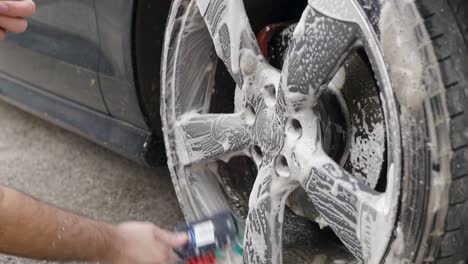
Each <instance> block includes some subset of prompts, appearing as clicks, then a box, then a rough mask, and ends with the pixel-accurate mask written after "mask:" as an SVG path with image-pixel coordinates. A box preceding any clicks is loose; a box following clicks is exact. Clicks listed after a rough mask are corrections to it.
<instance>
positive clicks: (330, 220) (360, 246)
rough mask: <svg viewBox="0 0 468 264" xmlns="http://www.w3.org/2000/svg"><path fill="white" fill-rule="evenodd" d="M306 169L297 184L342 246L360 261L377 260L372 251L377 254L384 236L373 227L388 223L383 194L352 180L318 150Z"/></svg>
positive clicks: (386, 207)
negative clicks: (299, 184) (299, 182)
mask: <svg viewBox="0 0 468 264" xmlns="http://www.w3.org/2000/svg"><path fill="white" fill-rule="evenodd" d="M319 153H320V154H319ZM302 162H307V161H305V160H304V161H302ZM306 167H307V168H302V171H303V175H302V178H301V185H302V187H303V188H304V190H305V191H306V193H307V195H308V196H309V198H310V199H311V200H312V202H313V203H314V205H315V207H316V208H317V210H318V211H319V212H320V214H321V216H322V217H323V218H324V219H325V221H326V222H327V224H328V225H329V226H330V227H331V228H332V229H333V231H334V232H335V233H336V235H337V236H338V237H339V238H340V239H341V241H342V242H343V243H344V245H345V246H346V247H347V248H348V249H349V250H350V251H351V253H352V254H353V255H354V256H355V257H356V258H357V259H359V260H361V261H369V260H370V259H372V260H375V259H378V258H380V257H381V256H376V255H375V254H377V253H373V252H381V251H379V250H380V249H381V247H382V245H383V243H382V241H387V239H388V237H385V236H386V234H382V233H379V231H380V230H378V229H377V228H378V227H379V226H380V227H382V226H384V225H382V224H392V223H391V221H392V220H391V219H389V218H390V217H388V216H389V212H388V211H386V210H388V208H389V207H390V206H387V205H386V204H384V203H385V202H386V201H385V199H384V196H383V194H379V193H377V192H376V191H374V190H373V189H371V188H370V187H369V186H368V185H366V184H364V183H362V182H361V181H359V180H357V179H355V178H354V177H352V176H351V175H350V174H349V173H348V172H346V171H345V170H344V169H343V168H342V167H341V166H340V165H338V164H337V163H336V162H335V161H333V160H332V159H331V158H329V157H328V156H327V155H326V154H324V153H323V151H322V150H321V149H319V150H317V152H316V153H315V154H314V155H313V158H312V159H309V161H308V166H307V165H306ZM376 234H379V236H376ZM376 237H377V238H376ZM377 249H379V250H377ZM372 253H373V254H374V255H372Z"/></svg>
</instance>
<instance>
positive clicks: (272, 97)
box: [264, 84, 276, 106]
mask: <svg viewBox="0 0 468 264" xmlns="http://www.w3.org/2000/svg"><path fill="white" fill-rule="evenodd" d="M264 89H265V103H267V105H268V106H273V105H274V104H275V103H276V88H275V86H274V85H273V84H269V85H266V86H265V87H264Z"/></svg>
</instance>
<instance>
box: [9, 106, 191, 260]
mask: <svg viewBox="0 0 468 264" xmlns="http://www.w3.org/2000/svg"><path fill="white" fill-rule="evenodd" d="M0 183H1V184H2V185H6V186H10V187H13V188H15V189H18V190H20V191H23V192H26V193H28V194H30V195H33V196H35V197H37V198H39V199H41V200H43V201H46V202H48V203H50V204H53V205H56V206H58V207H61V208H66V209H68V210H71V211H73V212H76V213H79V214H82V215H86V216H89V217H91V218H94V219H98V220H104V221H110V222H121V221H126V220H145V221H152V222H154V223H156V224H158V225H161V226H163V227H165V228H172V227H173V225H174V223H178V222H180V221H181V220H182V214H181V212H180V210H179V209H178V208H179V206H178V204H177V200H176V197H175V194H174V191H173V188H172V184H171V181H170V177H169V173H168V171H167V169H166V168H156V169H148V168H144V167H142V166H139V165H138V164H136V163H134V162H132V161H129V160H127V159H125V158H122V157H120V156H118V155H116V154H114V153H112V152H110V151H107V150H106V149H103V148H101V147H100V146H97V145H96V144H94V143H91V142H89V141H87V140H86V139H83V138H81V137H79V136H77V135H75V134H72V133H69V132H67V131H65V130H63V129H61V128H59V127H57V126H54V125H52V124H49V123H47V122H45V121H43V120H40V119H38V118H36V117H34V116H32V115H30V114H28V113H25V112H23V111H21V110H18V109H17V108H15V107H13V106H10V105H8V104H6V103H4V102H0ZM0 263H9V264H10V263H51V262H40V261H33V260H26V259H20V258H14V257H9V256H2V255H0Z"/></svg>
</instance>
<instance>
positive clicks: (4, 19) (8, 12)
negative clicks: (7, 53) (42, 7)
mask: <svg viewBox="0 0 468 264" xmlns="http://www.w3.org/2000/svg"><path fill="white" fill-rule="evenodd" d="M34 12H36V5H35V4H34V2H33V0H0V40H3V39H4V38H5V35H6V32H7V31H10V32H13V33H22V32H24V31H25V30H26V28H27V27H28V21H27V20H26V18H27V17H30V16H32V15H33V14H34Z"/></svg>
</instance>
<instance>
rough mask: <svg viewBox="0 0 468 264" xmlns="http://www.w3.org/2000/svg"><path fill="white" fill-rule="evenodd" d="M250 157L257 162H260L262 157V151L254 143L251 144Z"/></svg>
mask: <svg viewBox="0 0 468 264" xmlns="http://www.w3.org/2000/svg"><path fill="white" fill-rule="evenodd" d="M252 157H253V159H254V161H255V162H257V163H260V162H261V161H262V158H263V152H262V149H261V148H260V147H259V146H257V145H255V146H253V148H252Z"/></svg>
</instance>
